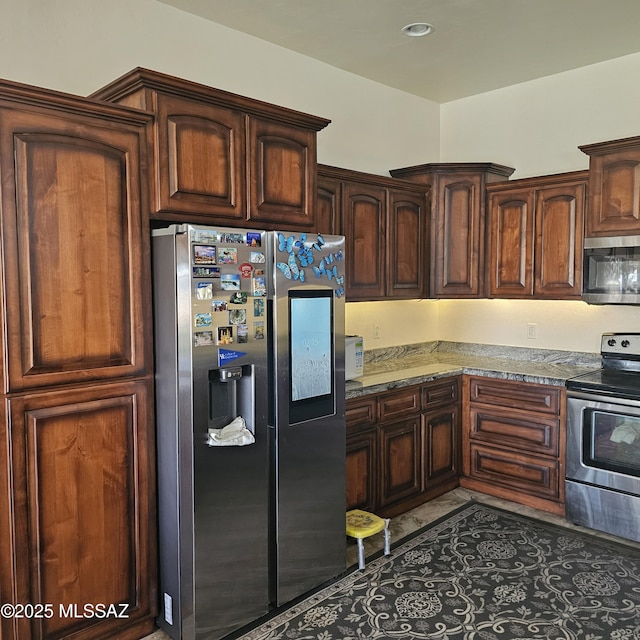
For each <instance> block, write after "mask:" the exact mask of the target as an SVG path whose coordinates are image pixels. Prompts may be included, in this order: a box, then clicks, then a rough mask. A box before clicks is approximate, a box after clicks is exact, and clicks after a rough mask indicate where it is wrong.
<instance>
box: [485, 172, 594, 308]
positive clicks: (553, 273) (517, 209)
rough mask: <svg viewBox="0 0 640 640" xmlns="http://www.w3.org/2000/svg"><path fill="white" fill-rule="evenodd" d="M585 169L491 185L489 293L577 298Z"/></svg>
mask: <svg viewBox="0 0 640 640" xmlns="http://www.w3.org/2000/svg"><path fill="white" fill-rule="evenodd" d="M588 180H589V174H588V172H587V171H575V172H571V173H564V174H557V175H552V176H542V177H535V178H525V179H522V180H511V181H508V182H504V183H494V184H491V185H487V187H486V190H487V195H488V251H487V269H486V271H487V295H488V296H489V297H493V298H554V299H579V298H580V295H581V291H582V237H583V226H584V209H585V204H586V191H587V185H588Z"/></svg>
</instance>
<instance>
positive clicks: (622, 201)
mask: <svg viewBox="0 0 640 640" xmlns="http://www.w3.org/2000/svg"><path fill="white" fill-rule="evenodd" d="M579 149H580V150H581V151H583V152H584V153H586V154H587V155H588V156H589V204H588V207H587V218H586V229H585V237H587V238H598V237H602V236H605V237H606V236H626V235H639V234H640V137H635V138H625V139H623V140H612V141H610V142H601V143H598V144H590V145H584V146H581V147H579Z"/></svg>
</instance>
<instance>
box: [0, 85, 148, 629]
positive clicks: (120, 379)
mask: <svg viewBox="0 0 640 640" xmlns="http://www.w3.org/2000/svg"><path fill="white" fill-rule="evenodd" d="M149 122H150V116H148V115H147V114H144V113H141V112H137V111H134V110H130V109H126V108H122V107H117V106H112V105H107V104H100V103H98V102H96V101H93V100H87V99H81V98H76V97H72V96H69V95H66V94H60V93H57V92H52V91H46V90H42V89H36V88H33V87H28V86H25V85H20V84H16V83H11V82H6V81H0V176H1V187H0V188H1V193H0V205H1V230H2V247H1V248H2V254H1V261H2V262H1V266H2V280H1V296H2V306H1V309H2V316H1V323H2V331H1V332H0V341H1V342H2V344H1V345H0V346H1V348H2V352H3V353H4V358H3V360H2V365H1V367H0V381H1V385H2V386H1V389H0V391H1V392H2V404H1V405H0V406H1V414H0V602H2V603H12V604H14V605H34V607H35V608H32V609H29V608H25V609H20V608H19V607H18V608H16V609H15V610H14V614H16V615H13V616H6V617H4V616H3V617H0V638H2V640H18V639H19V640H30V639H35V638H38V639H48V638H56V639H61V638H67V639H69V638H73V639H74V640H83V639H88V638H91V639H92V640H99V639H102V638H104V639H106V638H120V639H127V638H139V637H140V636H142V635H145V633H148V632H150V631H151V630H152V629H153V616H154V614H155V609H156V592H155V590H156V586H155V585H156V570H155V552H156V549H155V543H154V536H155V524H154V517H155V506H154V505H155V490H154V485H153V477H154V458H155V454H154V440H153V414H152V411H153V408H152V407H153V405H152V391H153V389H152V384H153V374H152V372H153V367H152V361H151V360H152V335H151V332H150V331H149V328H150V327H151V316H150V308H151V295H150V291H149V290H148V288H147V287H145V286H144V283H146V282H149V281H150V273H149V245H148V236H149V233H148V229H147V226H146V225H147V223H146V216H145V215H143V212H146V211H147V210H148V203H147V202H146V195H145V193H146V192H145V189H144V188H143V171H144V167H145V166H146V162H147V159H146V151H145V150H146V148H147V136H148V131H149V127H148V125H149ZM96 605H107V606H108V605H116V606H117V609H114V610H111V613H110V615H107V616H96V615H94V614H93V613H92V611H93V610H92V609H91V608H87V607H95V606H96ZM45 607H46V608H45ZM4 613H6V611H4ZM19 614H22V616H20V615H19ZM38 614H39V615H38Z"/></svg>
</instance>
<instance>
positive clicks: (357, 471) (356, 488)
mask: <svg viewBox="0 0 640 640" xmlns="http://www.w3.org/2000/svg"><path fill="white" fill-rule="evenodd" d="M377 470H378V432H377V431H376V430H375V429H372V430H368V431H364V432H360V433H356V434H353V435H348V436H347V511H349V510H350V509H364V510H365V511H371V512H375V511H376V509H377V506H378V505H377V501H376V489H377V482H376V479H377Z"/></svg>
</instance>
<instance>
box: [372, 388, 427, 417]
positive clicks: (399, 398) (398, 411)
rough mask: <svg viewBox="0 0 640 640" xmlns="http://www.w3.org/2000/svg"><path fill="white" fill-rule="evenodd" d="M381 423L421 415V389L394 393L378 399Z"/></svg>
mask: <svg viewBox="0 0 640 640" xmlns="http://www.w3.org/2000/svg"><path fill="white" fill-rule="evenodd" d="M378 411H379V415H380V421H381V422H383V421H385V420H391V419H393V418H403V417H405V416H409V415H411V414H414V413H420V389H418V388H412V389H408V390H402V391H394V392H393V393H388V394H385V395H381V396H379V397H378Z"/></svg>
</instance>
